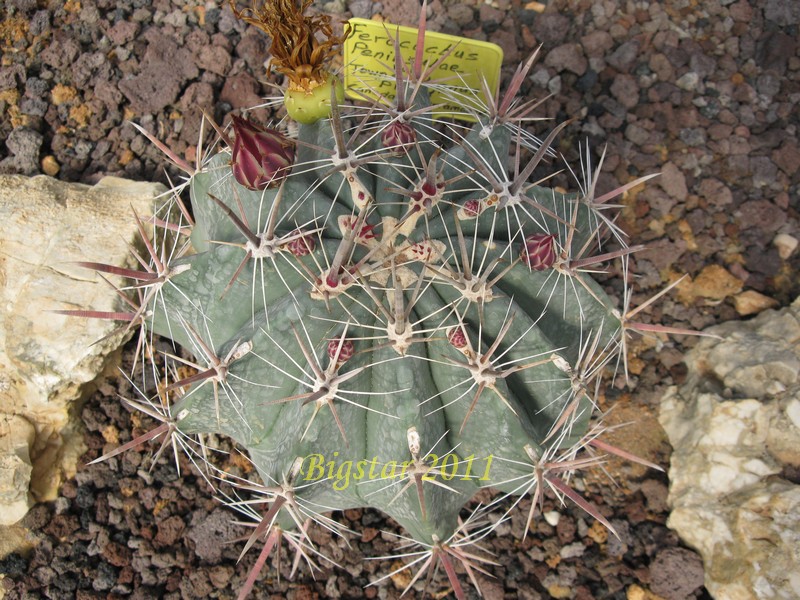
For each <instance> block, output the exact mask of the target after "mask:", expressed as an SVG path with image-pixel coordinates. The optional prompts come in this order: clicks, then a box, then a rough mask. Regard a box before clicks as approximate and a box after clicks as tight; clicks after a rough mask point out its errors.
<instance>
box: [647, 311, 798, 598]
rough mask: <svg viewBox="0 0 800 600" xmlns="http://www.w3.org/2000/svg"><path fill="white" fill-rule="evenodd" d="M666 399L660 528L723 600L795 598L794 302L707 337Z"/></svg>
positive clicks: (718, 329) (714, 330) (663, 404)
mask: <svg viewBox="0 0 800 600" xmlns="http://www.w3.org/2000/svg"><path fill="white" fill-rule="evenodd" d="M708 331H709V332H711V333H715V334H717V335H719V336H721V337H722V340H715V339H704V340H703V341H702V342H701V343H699V344H698V345H697V347H695V348H694V349H693V350H692V351H691V352H689V354H688V355H687V357H686V363H687V366H688V368H689V375H688V377H687V380H686V382H685V383H684V384H683V385H681V386H680V387H672V388H670V389H669V390H668V392H667V393H666V395H665V397H664V398H663V399H662V402H661V414H660V418H659V420H660V421H661V424H662V426H663V427H664V430H665V431H666V432H667V435H668V436H669V440H670V443H671V444H672V447H673V449H674V451H673V454H672V463H671V467H670V473H669V477H670V493H669V503H670V506H671V508H672V512H671V514H670V518H669V521H668V525H669V526H670V527H671V528H673V529H675V530H676V531H677V532H678V534H679V535H680V536H681V538H682V539H683V540H684V541H685V542H686V543H687V544H688V545H689V546H691V547H693V548H695V549H696V550H697V551H698V552H699V553H700V554H701V556H702V557H703V562H704V565H705V585H706V587H707V589H708V590H709V592H710V593H711V595H712V596H714V597H715V598H718V599H725V600H750V599H768V598H770V599H771V598H775V599H783V598H786V599H789V598H791V599H796V598H800V572H798V569H797V565H798V564H800V486H798V485H797V484H795V483H793V481H791V479H790V478H788V477H785V476H784V475H785V474H786V473H789V472H792V471H793V472H795V473H796V472H797V471H796V469H797V468H798V467H800V299H798V300H795V302H794V303H793V304H792V306H790V307H788V308H786V309H783V310H781V311H774V310H768V311H765V312H763V313H761V314H760V315H759V316H758V317H756V318H754V319H753V320H751V321H742V322H730V323H725V324H723V325H720V326H718V327H714V328H711V329H709V330H708Z"/></svg>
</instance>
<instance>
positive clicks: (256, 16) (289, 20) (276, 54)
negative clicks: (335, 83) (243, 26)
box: [229, 0, 350, 92]
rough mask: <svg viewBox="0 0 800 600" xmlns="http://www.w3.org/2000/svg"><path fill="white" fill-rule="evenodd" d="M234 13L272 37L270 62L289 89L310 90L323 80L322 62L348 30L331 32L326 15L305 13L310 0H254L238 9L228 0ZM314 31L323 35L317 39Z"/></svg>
mask: <svg viewBox="0 0 800 600" xmlns="http://www.w3.org/2000/svg"><path fill="white" fill-rule="evenodd" d="M229 2H230V5H231V8H232V9H233V13H234V14H235V15H236V16H237V17H238V18H240V19H242V20H243V21H245V22H246V23H249V24H250V25H253V26H255V27H258V28H259V29H261V30H262V31H264V32H265V33H267V35H269V36H270V37H271V38H272V46H271V47H270V52H271V54H272V65H274V67H275V70H276V71H278V72H279V73H283V74H284V75H286V76H287V77H288V78H289V89H290V90H291V89H293V88H294V89H296V90H302V91H304V92H309V91H311V90H313V89H314V88H315V87H317V86H319V85H321V84H322V83H324V82H325V81H326V79H327V75H326V74H325V71H324V69H323V65H324V63H325V62H326V61H327V60H328V59H329V58H330V57H331V56H333V55H334V54H335V53H336V52H337V47H338V46H340V45H341V44H342V43H343V42H344V40H345V39H347V36H348V35H349V34H350V26H349V25H348V26H347V27H346V29H345V31H344V34H343V35H341V36H337V35H334V33H333V27H332V26H331V18H330V17H329V16H327V15H315V16H306V15H304V14H303V13H304V12H305V11H306V9H307V8H308V7H309V6H310V5H311V2H312V0H302V4H301V5H300V6H298V4H297V1H296V0H262V1H261V2H260V5H259V2H258V0H253V5H252V7H251V8H245V9H243V10H239V9H238V8H236V0H229ZM317 33H321V34H322V36H323V37H324V40H323V41H320V40H318V39H317Z"/></svg>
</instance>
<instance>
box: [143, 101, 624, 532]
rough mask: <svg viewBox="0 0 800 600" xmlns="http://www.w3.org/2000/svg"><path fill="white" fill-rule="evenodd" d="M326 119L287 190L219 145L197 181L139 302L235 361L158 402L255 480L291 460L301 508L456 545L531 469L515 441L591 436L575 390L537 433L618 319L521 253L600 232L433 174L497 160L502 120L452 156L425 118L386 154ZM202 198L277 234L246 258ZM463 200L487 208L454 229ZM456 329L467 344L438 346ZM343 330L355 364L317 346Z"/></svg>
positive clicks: (577, 206) (349, 125)
mask: <svg viewBox="0 0 800 600" xmlns="http://www.w3.org/2000/svg"><path fill="white" fill-rule="evenodd" d="M339 119H340V120H339V121H337V122H336V123H332V122H331V121H330V120H321V121H317V122H316V123H314V124H310V125H303V126H301V129H300V140H301V142H300V144H301V145H300V147H299V151H298V161H297V164H296V165H295V167H294V169H293V172H292V174H291V175H290V176H289V177H288V178H287V179H286V180H285V182H284V183H283V184H282V187H281V188H273V189H267V190H264V191H262V192H259V191H251V190H248V189H245V188H244V187H242V186H241V185H239V184H238V183H236V181H235V180H234V179H233V178H232V177H231V175H230V170H229V168H228V166H227V165H228V163H229V161H230V157H229V155H227V154H226V153H225V152H221V153H219V154H218V155H217V156H216V157H214V159H212V160H211V161H210V162H209V163H208V165H207V166H206V168H205V169H204V171H203V172H201V173H199V174H197V175H196V176H195V177H194V178H193V180H192V183H191V199H192V205H193V208H194V214H195V217H196V221H197V222H196V225H195V227H194V231H193V233H192V242H193V245H194V247H195V248H196V249H197V250H198V252H197V253H196V254H192V255H189V256H186V257H184V258H181V259H180V264H181V265H185V267H184V268H185V270H184V271H183V272H182V273H180V274H179V275H176V276H175V277H173V278H172V279H171V281H170V283H171V286H170V287H169V288H168V289H165V293H164V295H163V296H164V301H163V302H160V303H157V304H156V305H155V306H154V307H153V309H154V313H155V316H154V319H153V325H154V328H155V330H156V332H157V333H159V334H162V335H166V336H169V337H172V338H173V339H175V340H176V341H178V342H179V343H180V344H181V345H183V346H184V347H187V348H189V349H194V350H195V353H196V354H197V345H198V342H197V341H195V339H194V338H195V336H197V337H199V338H202V339H204V341H205V343H206V344H208V345H209V346H210V347H211V348H213V349H214V352H215V354H216V356H217V357H223V356H227V355H229V354H231V352H232V350H233V349H235V348H239V349H240V352H239V354H241V356H238V355H237V356H236V358H235V360H232V361H230V362H229V365H228V366H227V373H226V376H225V377H224V379H220V381H219V382H218V385H216V384H215V385H209V384H208V382H207V381H199V382H197V383H195V384H194V385H193V387H192V388H191V389H189V391H187V392H186V393H185V394H184V396H183V397H182V399H181V400H180V401H179V403H178V404H177V405H176V406H175V407H174V411H173V412H174V414H180V415H182V417H181V418H180V419H179V420H178V422H177V425H178V427H179V429H180V430H181V431H182V432H184V433H186V434H196V433H211V432H216V433H223V434H225V435H228V436H230V437H231V438H233V439H234V440H235V441H236V442H237V443H238V444H240V445H241V446H242V447H244V448H245V449H246V450H247V451H248V452H249V456H250V458H251V459H252V460H253V462H254V464H255V466H256V468H257V469H258V472H259V475H260V476H261V479H262V480H263V481H264V482H280V481H283V480H284V479H285V477H286V475H287V473H289V472H290V471H291V469H292V465H293V464H294V463H295V461H296V459H297V458H298V457H300V458H303V459H304V469H303V470H302V471H301V472H300V473H299V474H298V477H297V478H296V479H295V481H299V482H303V483H305V482H307V483H308V484H307V485H304V486H303V487H302V489H300V490H298V491H297V492H296V495H297V496H298V497H301V498H303V500H305V501H306V502H308V503H314V504H316V505H319V506H325V507H326V508H328V509H345V508H351V507H358V506H374V507H377V508H380V509H381V510H383V511H384V512H386V513H388V514H389V515H391V516H392V517H393V518H394V519H396V520H397V521H398V522H399V523H400V524H401V525H402V526H403V527H404V528H405V529H406V530H407V531H408V532H409V534H410V535H412V536H413V537H414V538H415V539H417V540H418V541H420V542H423V543H425V544H435V543H436V542H437V540H445V539H449V538H451V537H452V535H453V534H454V532H455V531H456V529H457V527H458V519H457V518H458V514H459V512H460V510H461V509H462V508H463V506H464V505H465V504H466V503H467V501H469V499H470V498H471V496H472V495H473V493H474V492H475V491H476V490H477V489H478V488H479V487H484V486H492V487H495V488H498V489H500V490H502V491H507V492H511V491H513V490H514V489H515V487H516V484H515V481H516V480H517V479H518V478H519V477H522V476H525V475H526V474H528V475H529V474H530V469H529V468H527V467H525V463H526V461H529V458H528V456H527V454H526V447H530V448H535V449H537V451H538V452H542V453H544V452H546V451H548V450H549V451H550V453H552V452H553V451H554V450H555V449H567V448H570V447H572V446H574V445H575V444H576V443H577V442H578V440H580V439H581V437H582V436H583V435H584V434H585V433H586V430H587V427H588V423H589V416H590V415H591V413H592V406H591V402H590V400H589V398H588V396H587V397H586V398H584V399H583V400H581V401H580V402H579V403H578V404H579V406H578V407H577V408H576V409H574V416H572V417H569V418H568V420H567V421H566V422H565V423H562V424H561V427H562V428H564V430H565V431H564V432H563V434H557V435H550V434H552V433H553V430H554V428H557V423H558V421H559V419H560V418H561V417H562V415H563V414H564V411H565V410H566V408H567V406H568V405H570V403H571V402H573V400H575V392H574V390H573V387H572V381H571V380H570V377H569V376H568V374H567V373H566V372H565V370H564V366H563V365H564V364H567V365H570V366H573V367H574V366H575V363H576V360H577V358H578V353H579V344H580V341H581V340H582V339H584V338H586V337H588V336H591V335H596V334H598V332H600V335H601V336H602V337H601V343H600V347H602V348H605V347H607V346H608V345H609V344H611V343H612V340H613V335H614V334H615V332H616V330H618V329H619V322H618V320H616V319H615V317H614V316H613V314H612V312H611V303H610V301H609V300H608V299H607V298H606V296H605V294H604V293H603V292H602V290H601V288H600V287H599V286H597V284H595V283H594V282H593V281H592V280H591V278H590V277H588V276H586V275H584V274H582V273H575V274H572V275H566V274H563V273H559V272H556V270H554V269H549V270H547V271H545V272H534V271H532V270H531V269H530V268H528V266H527V265H526V264H524V262H521V261H520V260H519V259H518V256H519V248H520V245H521V242H522V240H523V239H524V236H525V235H528V234H531V233H536V232H547V233H554V234H556V237H557V239H558V244H559V245H561V246H560V247H561V250H562V251H567V252H568V251H569V249H565V248H564V247H563V244H565V243H566V240H567V234H568V233H571V244H572V248H574V249H579V248H581V247H583V246H584V245H585V244H586V243H587V241H589V240H590V238H591V236H592V235H596V229H595V228H593V227H592V226H591V224H590V219H589V217H590V216H591V214H590V210H589V208H588V207H587V206H585V205H582V204H581V203H580V199H579V198H577V197H567V196H563V195H562V194H560V193H558V192H555V191H553V190H548V189H544V188H533V189H532V190H528V191H527V192H526V194H529V195H531V196H532V197H533V198H534V199H535V201H536V202H537V203H539V204H540V205H541V206H542V207H543V209H541V210H538V209H534V210H532V209H530V208H529V206H524V207H523V206H522V205H512V206H506V207H503V208H498V204H497V203H496V202H495V201H494V200H493V199H492V195H493V191H492V190H491V189H489V188H488V185H487V184H486V183H485V182H481V179H480V177H479V176H478V175H471V176H470V177H469V178H466V177H462V178H461V179H459V180H458V181H457V182H455V183H453V184H448V183H446V181H447V180H448V179H457V178H458V177H459V176H460V175H462V174H463V173H465V172H467V168H468V167H467V165H468V164H469V163H470V162H471V161H472V160H473V157H474V156H488V157H503V156H507V155H508V153H509V146H510V145H511V144H512V143H513V142H514V140H513V135H512V134H511V129H510V128H506V127H495V128H494V129H493V130H492V132H491V134H490V135H489V136H487V137H486V138H485V139H481V138H480V134H479V132H480V129H481V128H482V125H481V124H480V123H478V124H476V125H475V126H474V127H473V129H472V131H470V132H468V133H467V135H466V137H465V140H466V141H465V142H464V144H465V146H466V147H467V148H470V146H469V145H470V143H472V144H473V145H472V147H471V148H470V150H469V151H466V150H465V149H464V147H465V146H454V147H453V148H448V147H447V143H448V140H447V139H446V138H442V139H441V140H440V141H439V142H438V143H439V144H442V146H441V148H443V149H438V148H439V145H437V141H436V140H434V139H431V135H432V133H431V131H430V124H429V122H425V125H426V137H427V138H428V141H423V142H419V141H418V142H417V143H416V145H415V147H414V149H413V150H412V151H411V152H410V153H399V154H390V153H386V152H384V151H382V150H381V149H380V148H379V147H378V145H377V138H378V136H376V135H375V130H374V128H373V129H367V128H366V126H364V127H363V129H364V131H358V130H356V129H355V128H357V127H358V126H359V124H362V125H366V124H367V123H368V121H367V120H366V119H364V120H363V121H362V119H361V118H360V117H339ZM336 126H341V127H342V130H343V132H344V135H345V136H348V135H352V136H355V137H351V138H349V141H350V143H351V144H352V147H355V148H357V149H358V150H357V152H354V153H353V154H352V156H351V157H350V158H351V159H353V158H355V159H357V160H352V161H351V162H352V163H353V165H354V166H348V165H345V166H342V164H343V163H346V161H347V157H345V158H344V159H341V160H338V159H337V158H335V157H337V156H338V154H339V151H338V149H337V147H336V145H335V144H334V139H335V136H334V129H333V127H336ZM420 137H422V136H421V135H420ZM306 144H307V145H306ZM331 157H334V158H331ZM361 159H364V160H361ZM487 165H488V166H489V167H490V168H492V169H494V170H497V169H498V165H496V164H491V162H490V160H487ZM337 166H339V167H340V168H339V170H336V167H337ZM500 167H501V168H504V167H503V165H500ZM503 174H504V173H503ZM211 195H213V196H215V197H216V198H217V199H218V200H219V202H221V203H222V204H224V205H226V206H227V207H228V208H229V209H230V211H231V212H233V213H234V214H236V215H237V216H238V217H239V218H240V220H241V221H242V222H243V223H247V226H248V227H249V229H250V230H251V231H252V232H255V233H257V235H258V232H262V233H263V232H265V231H267V230H268V229H269V227H270V223H271V224H272V225H273V229H272V232H271V233H272V237H273V240H272V241H271V242H270V241H269V240H265V237H264V236H263V235H262V236H261V237H260V238H258V239H259V240H260V241H261V244H260V247H258V246H256V245H255V244H254V243H253V241H252V240H249V239H248V237H247V236H246V235H244V234H243V233H242V231H241V230H240V229H239V228H237V225H236V224H235V223H234V221H233V220H232V219H231V218H230V217H229V216H228V215H227V214H226V212H227V211H225V210H223V209H222V208H221V207H220V204H219V202H217V201H214V200H212V199H211V197H210V196H211ZM276 198H279V201H276ZM474 198H477V199H478V200H480V201H483V202H484V203H486V204H488V205H487V206H485V207H484V208H483V210H482V212H481V213H480V214H479V215H472V214H468V215H466V218H465V216H464V211H463V207H464V204H465V203H466V202H467V201H468V200H469V199H474ZM548 212H550V213H551V214H547V213H548ZM354 228H360V231H358V232H356V231H355V229H354ZM298 230H301V231H305V232H307V234H308V235H310V236H312V237H313V239H314V250H313V251H312V252H310V253H309V254H307V255H306V256H300V257H297V256H294V255H293V254H292V253H291V252H290V251H288V250H287V248H286V245H285V244H283V243H281V242H280V240H282V239H287V238H288V237H290V236H291V234H292V232H296V231H298ZM276 240H277V241H276ZM342 253H344V254H342ZM337 262H338V264H339V267H340V269H339V271H340V272H339V273H332V272H331V265H334V264H335V263H337ZM578 280H579V281H578ZM231 282H232V283H231ZM398 310H399V311H400V313H401V315H400V324H401V328H402V329H403V331H401V332H398V331H397V323H398V319H397V317H398V315H397V311H398ZM190 329H191V330H193V332H194V333H191V332H190V331H189V330H190ZM457 330H460V331H461V332H462V333H463V335H464V336H465V338H466V340H467V346H465V347H463V348H462V349H458V348H456V347H455V346H454V345H453V343H451V342H450V341H449V339H448V333H449V332H453V331H457ZM344 340H347V341H348V342H351V343H352V344H353V345H354V348H355V354H354V355H353V356H352V357H351V358H350V359H349V360H347V361H344V362H343V363H342V364H341V365H340V366H339V367H338V368H334V367H331V362H332V361H333V358H331V357H330V356H329V353H328V347H329V346H330V345H331V344H334V345H336V344H337V341H342V342H344ZM234 354H237V353H236V352H235V351H234ZM410 428H414V430H415V431H416V432H417V434H418V435H419V440H420V444H421V448H420V450H419V451H418V452H419V453H420V454H421V456H420V457H419V458H421V459H423V460H424V459H425V458H426V456H427V464H428V465H429V466H431V467H433V466H434V465H433V460H434V458H435V459H436V460H437V462H439V463H441V462H442V461H443V460H444V459H445V457H447V458H446V460H447V464H446V465H442V464H438V465H436V469H435V470H434V471H432V472H431V474H429V475H427V476H426V480H423V481H422V484H421V490H422V494H423V498H422V499H420V498H419V497H418V489H417V487H418V486H417V484H415V485H411V486H406V484H407V483H408V482H409V481H410V479H409V478H408V477H405V478H404V477H403V465H404V464H405V465H406V469H405V470H406V472H408V470H409V468H410V462H413V460H414V458H413V456H412V452H411V450H410V448H409V439H408V432H409V430H410ZM567 430H568V431H567ZM548 436H549V437H548ZM433 455H435V457H434V456H433ZM467 457H472V458H471V459H470V462H467V460H466V458H467ZM476 460H477V461H478V462H480V467H477V466H476V464H475V463H476ZM487 461H491V462H490V463H488V464H489V466H490V468H485V466H486V465H487ZM468 464H471V471H472V472H471V473H467V470H466V469H467V465H468ZM359 465H361V469H362V470H364V471H365V472H364V473H363V474H360V477H358V479H356V476H358V475H359ZM370 467H371V469H372V472H371V473H370V472H369V468H370ZM348 470H349V471H350V473H349V477H348V479H349V481H347V482H346V483H345V474H346V473H347V472H348ZM434 473H438V474H434ZM331 476H332V477H331ZM428 478H429V479H431V480H433V481H427V479H428ZM423 513H424V514H423Z"/></svg>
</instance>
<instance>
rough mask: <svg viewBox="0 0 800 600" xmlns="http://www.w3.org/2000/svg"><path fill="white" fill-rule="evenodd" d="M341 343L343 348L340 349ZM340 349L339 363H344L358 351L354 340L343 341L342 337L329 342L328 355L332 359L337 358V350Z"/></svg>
mask: <svg viewBox="0 0 800 600" xmlns="http://www.w3.org/2000/svg"><path fill="white" fill-rule="evenodd" d="M340 343H341V345H342V348H341V350H339V344H340ZM337 350H338V351H339V357H338V359H337V360H336V362H337V364H342V363H343V362H345V361H348V360H350V358H352V356H353V354H355V352H356V347H355V345H354V344H353V341H352V340H348V339H345V340H344V341H342V340H341V339H335V340H331V341H330V342H328V356H329V357H330V359H331V360H333V359H335V358H336V351H337Z"/></svg>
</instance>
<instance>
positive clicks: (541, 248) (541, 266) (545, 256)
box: [519, 233, 556, 271]
mask: <svg viewBox="0 0 800 600" xmlns="http://www.w3.org/2000/svg"><path fill="white" fill-rule="evenodd" d="M555 239H556V236H554V235H551V234H546V233H534V234H533V235H529V236H528V237H526V238H525V243H524V244H523V245H522V250H521V252H520V254H519V257H520V259H521V260H522V262H523V263H525V264H526V265H528V266H529V267H530V268H531V269H533V270H534V271H544V270H545V269H549V268H550V267H552V266H553V264H554V263H555V262H556V249H555V244H554V242H555Z"/></svg>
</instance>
